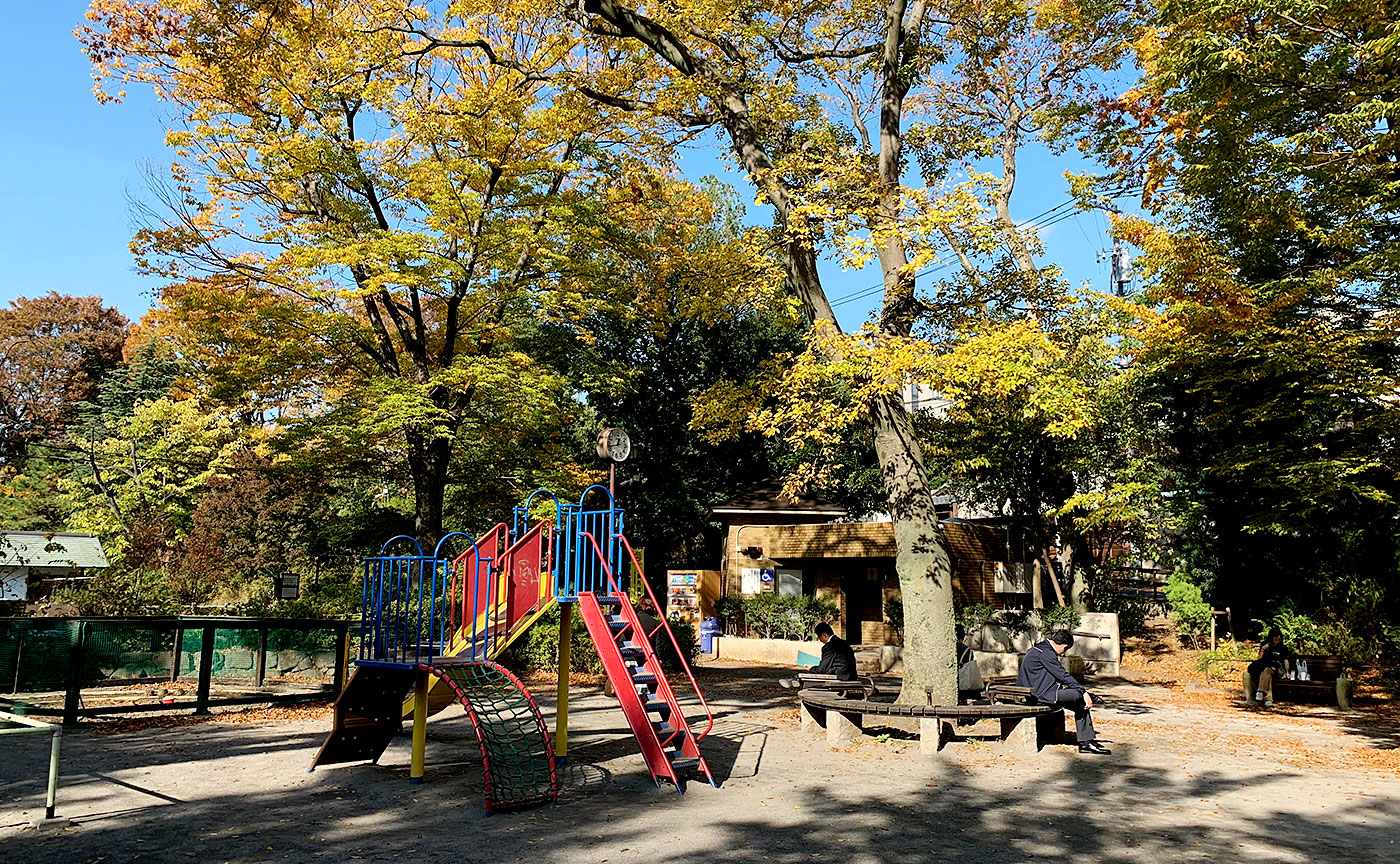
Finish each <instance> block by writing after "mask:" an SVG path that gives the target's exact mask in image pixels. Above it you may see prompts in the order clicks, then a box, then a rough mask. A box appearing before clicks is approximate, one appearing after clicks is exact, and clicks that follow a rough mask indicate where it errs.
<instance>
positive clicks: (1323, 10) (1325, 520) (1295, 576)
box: [1104, 0, 1400, 640]
mask: <svg viewBox="0 0 1400 864" xmlns="http://www.w3.org/2000/svg"><path fill="white" fill-rule="evenodd" d="M1396 39H1397V32H1396V29H1395V21H1394V9H1393V6H1391V5H1390V4H1386V3H1378V2H1351V0H1323V2H1316V3H1302V4H1299V3H1294V2H1278V0H1258V2H1249V3H1246V4H1244V5H1243V6H1241V5H1240V4H1234V3H1228V4H1227V3H1220V2H1214V0H1170V2H1163V3H1161V4H1160V5H1159V6H1158V7H1157V8H1156V15H1155V19H1154V20H1153V21H1152V26H1151V27H1150V28H1149V29H1148V30H1146V31H1145V32H1144V33H1143V34H1142V35H1141V37H1140V38H1139V39H1138V41H1137V43H1136V47H1137V52H1138V62H1139V65H1140V67H1141V69H1142V72H1143V75H1142V80H1141V81H1140V82H1139V83H1138V84H1137V86H1136V87H1134V88H1132V89H1131V90H1129V91H1128V92H1127V93H1126V94H1125V95H1124V96H1123V97H1122V99H1121V100H1120V102H1119V107H1120V108H1121V109H1122V111H1123V112H1124V113H1123V114H1121V115H1114V119H1113V123H1114V126H1115V127H1116V128H1114V129H1113V130H1111V131H1110V132H1108V133H1107V134H1106V135H1105V138H1104V140H1105V141H1106V142H1107V146H1106V148H1105V151H1104V152H1105V153H1106V154H1107V158H1108V159H1109V161H1110V163H1111V164H1114V165H1116V166H1121V167H1124V168H1126V167H1127V166H1129V165H1132V164H1136V165H1139V166H1141V167H1142V168H1143V170H1144V172H1145V173H1144V176H1145V177H1146V179H1147V199H1148V202H1149V203H1150V204H1151V205H1152V206H1153V207H1154V211H1155V216H1156V219H1157V222H1156V224H1155V225H1148V224H1146V223H1141V222H1127V223H1124V224H1122V225H1121V226H1120V227H1121V229H1122V230H1123V231H1124V234H1125V236H1127V237H1129V238H1130V239H1132V240H1134V242H1137V243H1139V244H1140V245H1142V246H1143V248H1144V249H1145V250H1146V251H1147V256H1146V258H1145V259H1144V261H1143V264H1144V265H1145V266H1144V272H1145V273H1146V275H1147V278H1148V281H1149V283H1150V286H1151V289H1150V296H1151V297H1152V299H1153V300H1154V301H1156V302H1157V303H1159V304H1161V305H1162V306H1163V307H1164V308H1165V310H1166V312H1167V316H1166V319H1165V321H1166V323H1165V325H1164V326H1162V327H1160V328H1158V329H1157V330H1156V331H1155V332H1154V333H1153V334H1152V337H1151V338H1150V339H1149V340H1148V347H1147V350H1146V352H1145V353H1144V355H1143V357H1142V361H1143V367H1144V373H1145V375H1144V377H1145V379H1146V382H1147V383H1146V385H1145V388H1144V393H1143V401H1142V406H1143V408H1144V410H1145V412H1146V413H1147V415H1148V417H1149V419H1150V421H1151V423H1152V424H1153V426H1154V427H1155V428H1157V429H1158V430H1160V432H1161V433H1162V434H1161V437H1160V438H1159V440H1158V444H1157V447H1156V452H1157V453H1158V454H1159V455H1160V457H1161V463H1162V465H1163V466H1164V467H1165V469H1166V475H1167V476H1166V478H1165V481H1164V488H1167V489H1169V490H1171V494H1172V498H1171V501H1172V504H1173V506H1174V508H1175V509H1176V511H1177V516H1178V518H1179V520H1180V524H1181V526H1182V528H1183V536H1185V537H1188V538H1190V539H1191V545H1190V548H1189V549H1188V550H1184V551H1187V552H1189V560H1188V561H1187V563H1188V564H1189V565H1190V566H1192V567H1193V568H1194V569H1200V570H1208V571H1209V572H1210V573H1211V574H1212V575H1213V577H1214V583H1213V589H1212V591H1213V598H1214V599H1216V600H1217V602H1219V603H1221V604H1222V605H1226V604H1228V605H1230V606H1232V607H1233V608H1234V609H1235V610H1236V611H1237V614H1238V613H1239V612H1240V611H1241V610H1246V611H1252V612H1253V614H1259V613H1261V612H1264V611H1265V610H1267V609H1269V608H1272V607H1274V606H1277V605H1278V604H1279V603H1280V602H1282V601H1284V600H1285V599H1293V600H1295V601H1297V602H1303V601H1304V598H1306V602H1307V603H1309V604H1314V605H1315V607H1316V609H1315V611H1319V612H1321V614H1323V615H1324V616H1329V615H1330V616H1331V617H1332V618H1334V619H1336V620H1344V621H1345V622H1346V625H1347V626H1349V627H1354V628H1355V631H1356V632H1357V633H1364V634H1368V638H1370V639H1373V640H1379V639H1380V633H1379V632H1378V630H1377V628H1378V627H1380V626H1382V625H1383V623H1384V622H1385V621H1387V620H1389V621H1394V620H1396V619H1397V617H1400V593H1398V592H1397V584H1396V581H1397V580H1396V560H1397V545H1396V539H1397V538H1396V533H1395V531H1394V520H1395V518H1396V515H1397V512H1398V511H1397V509H1396V507H1397V493H1400V469H1398V468H1397V466H1400V459H1398V458H1397V457H1398V456H1400V454H1397V452H1396V451H1395V446H1396V441H1397V440H1400V437H1397V433H1400V425H1397V424H1400V410H1397V407H1396V402H1395V399H1394V397H1395V394H1396V392H1397V384H1400V365H1397V364H1400V347H1397V345H1398V344H1400V343H1397V340H1396V335H1397V332H1396V327H1397V324H1400V316H1398V315H1397V313H1400V307H1397V305H1396V300H1397V297H1400V294H1397V289H1400V283H1398V282H1397V276H1400V270H1398V269H1397V266H1398V265H1400V236H1398V235H1397V234H1396V232H1395V228H1394V225H1395V219H1396V212H1397V199H1396V197H1395V188H1396V185H1395V184H1396V177H1397V174H1396V164H1397V161H1398V160H1400V137H1397V136H1400V130H1397V129H1396V123H1395V119H1394V118H1395V117H1396V116H1397V109H1396V101H1395V100H1396V96H1395V91H1394V84H1393V81H1394V73H1395V61H1394V57H1395V46H1396ZM1124 117H1126V118H1127V119H1128V126H1129V131H1128V132H1126V133H1125V132H1124V130H1123V123H1122V120H1123V118H1124Z"/></svg>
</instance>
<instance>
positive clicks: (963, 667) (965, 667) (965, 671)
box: [953, 624, 984, 703]
mask: <svg viewBox="0 0 1400 864" xmlns="http://www.w3.org/2000/svg"><path fill="white" fill-rule="evenodd" d="M953 635H954V636H956V637H957V639H958V641H957V642H956V643H955V644H956V645H957V647H956V649H954V650H955V651H956V654H957V656H956V661H957V664H958V702H959V703H962V702H971V701H972V700H974V699H976V698H977V697H978V696H981V695H982V688H983V686H984V684H983V681H982V672H981V670H980V669H978V668H977V658H976V657H975V656H974V655H973V653H972V649H971V648H969V647H968V645H967V642H966V641H964V640H966V639H967V628H966V627H964V626H963V625H961V624H959V625H957V627H955V628H954V630H953Z"/></svg>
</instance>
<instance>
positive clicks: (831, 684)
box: [797, 672, 879, 699]
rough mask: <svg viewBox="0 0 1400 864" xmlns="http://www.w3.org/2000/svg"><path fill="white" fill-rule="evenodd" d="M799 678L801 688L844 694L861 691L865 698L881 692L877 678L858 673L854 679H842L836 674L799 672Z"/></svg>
mask: <svg viewBox="0 0 1400 864" xmlns="http://www.w3.org/2000/svg"><path fill="white" fill-rule="evenodd" d="M797 680H798V681H800V682H801V684H800V685H799V688H798V689H801V690H826V691H828V692H832V693H840V694H842V695H844V696H849V695H851V694H852V693H859V694H860V695H861V697H862V698H864V699H869V698H870V697H871V696H874V695H875V694H876V693H877V692H879V691H878V690H877V689H876V687H875V679H874V678H871V677H870V676H869V675H857V676H856V678H855V680H854V681H850V680H847V681H841V680H839V679H837V677H836V676H835V675H827V674H817V673H815V672H799V673H797Z"/></svg>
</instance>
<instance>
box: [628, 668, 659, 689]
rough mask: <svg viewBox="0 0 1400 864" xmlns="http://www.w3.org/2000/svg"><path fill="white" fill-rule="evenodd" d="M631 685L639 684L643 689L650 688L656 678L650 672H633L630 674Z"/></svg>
mask: <svg viewBox="0 0 1400 864" xmlns="http://www.w3.org/2000/svg"><path fill="white" fill-rule="evenodd" d="M632 683H633V684H641V685H642V686H644V687H651V686H654V685H655V684H656V676H655V675H653V674H651V673H650V672H634V673H632Z"/></svg>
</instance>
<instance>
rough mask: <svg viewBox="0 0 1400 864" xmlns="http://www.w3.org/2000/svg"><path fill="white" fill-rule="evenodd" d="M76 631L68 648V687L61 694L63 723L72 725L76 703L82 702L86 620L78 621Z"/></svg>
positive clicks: (76, 709)
mask: <svg viewBox="0 0 1400 864" xmlns="http://www.w3.org/2000/svg"><path fill="white" fill-rule="evenodd" d="M77 623H78V632H77V634H76V635H75V636H74V639H73V644H72V645H71V646H70V647H69V650H68V687H67V688H66V690H65V692H64V694H63V725H64V726H73V725H76V724H77V722H78V705H79V704H80V703H81V702H82V690H83V647H84V646H83V643H84V642H85V641H86V639H87V622H86V621H79V622H77Z"/></svg>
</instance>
